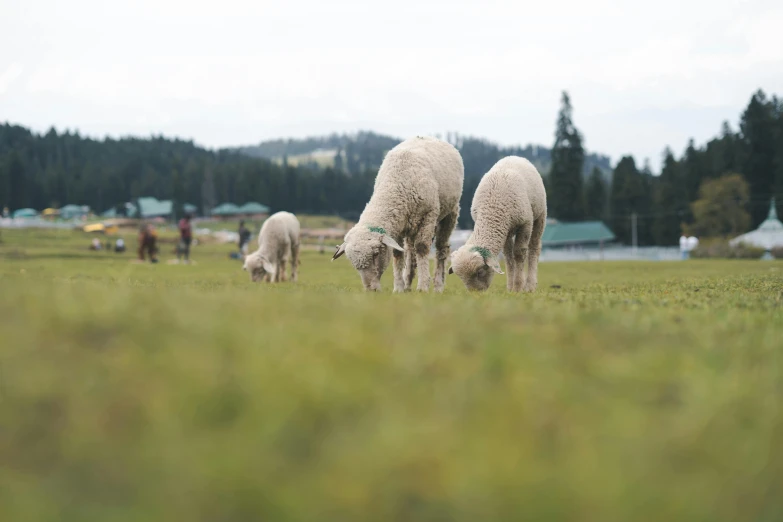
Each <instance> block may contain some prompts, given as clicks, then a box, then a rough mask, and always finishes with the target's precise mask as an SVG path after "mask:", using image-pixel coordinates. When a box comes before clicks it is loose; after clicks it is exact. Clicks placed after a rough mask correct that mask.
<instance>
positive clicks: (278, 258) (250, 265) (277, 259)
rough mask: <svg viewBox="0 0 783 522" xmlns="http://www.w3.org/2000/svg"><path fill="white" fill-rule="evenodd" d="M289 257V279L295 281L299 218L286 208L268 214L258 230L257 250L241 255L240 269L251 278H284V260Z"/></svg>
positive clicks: (276, 280)
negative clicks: (242, 263) (244, 255)
mask: <svg viewBox="0 0 783 522" xmlns="http://www.w3.org/2000/svg"><path fill="white" fill-rule="evenodd" d="M289 254H290V260H291V279H292V280H293V281H296V279H297V268H298V267H299V220H298V219H296V216H294V215H293V214H291V213H290V212H277V213H275V214H272V215H271V216H269V218H268V219H267V220H266V221H264V224H263V225H262V226H261V231H260V232H259V233H258V250H256V251H255V252H253V253H252V254H249V255H248V256H246V257H245V264H244V266H243V267H242V269H243V270H246V271H248V272H250V278H251V280H252V281H253V282H256V281H261V280H262V279H263V280H264V281H266V282H271V283H276V282H279V281H285V280H286V276H285V263H286V261H288V260H289Z"/></svg>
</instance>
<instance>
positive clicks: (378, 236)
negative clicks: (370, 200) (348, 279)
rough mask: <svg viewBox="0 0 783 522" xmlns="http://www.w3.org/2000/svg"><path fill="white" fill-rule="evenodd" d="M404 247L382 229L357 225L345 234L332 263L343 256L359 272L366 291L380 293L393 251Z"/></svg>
mask: <svg viewBox="0 0 783 522" xmlns="http://www.w3.org/2000/svg"><path fill="white" fill-rule="evenodd" d="M392 249H393V250H399V251H400V252H402V251H403V250H402V247H401V246H400V245H399V244H397V242H396V241H395V240H394V239H392V238H391V237H390V236H389V235H388V234H387V233H386V230H384V229H383V228H381V227H375V226H367V225H363V224H359V225H356V226H355V227H353V228H352V229H351V230H349V231H348V233H347V234H345V239H344V242H343V244H342V245H340V246H338V247H337V251H336V252H335V253H334V256H333V257H332V261H334V260H335V259H337V258H338V257H340V256H341V255H343V254H346V255H347V256H348V260H349V261H350V262H351V264H352V265H353V267H354V268H355V269H356V271H357V272H359V275H360V276H361V278H362V284H363V285H364V289H365V290H373V291H378V290H380V289H381V276H382V275H383V272H384V271H385V270H386V267H387V266H389V258H390V254H391V251H392Z"/></svg>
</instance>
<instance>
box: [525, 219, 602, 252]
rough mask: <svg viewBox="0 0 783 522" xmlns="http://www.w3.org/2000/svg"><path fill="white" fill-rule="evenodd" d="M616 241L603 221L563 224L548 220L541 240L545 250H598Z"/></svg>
mask: <svg viewBox="0 0 783 522" xmlns="http://www.w3.org/2000/svg"><path fill="white" fill-rule="evenodd" d="M614 240H615V235H614V233H612V231H611V230H609V229H608V228H607V227H606V225H604V224H603V222H601V221H581V222H578V223H561V222H559V221H557V220H554V219H551V220H549V219H548V220H547V224H546V228H545V229H544V237H543V238H541V242H542V246H543V247H544V248H573V247H578V248H598V247H602V246H603V245H605V244H606V243H610V242H612V241H614Z"/></svg>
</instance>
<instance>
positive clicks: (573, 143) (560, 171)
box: [548, 92, 585, 221]
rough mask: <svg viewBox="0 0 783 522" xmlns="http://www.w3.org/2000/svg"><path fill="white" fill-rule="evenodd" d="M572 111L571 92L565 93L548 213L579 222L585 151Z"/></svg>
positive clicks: (553, 154)
mask: <svg viewBox="0 0 783 522" xmlns="http://www.w3.org/2000/svg"><path fill="white" fill-rule="evenodd" d="M572 112H573V109H572V108H571V100H570V99H569V97H568V93H566V92H563V97H562V100H561V106H560V113H559V114H558V118H557V130H556V132H555V145H554V147H553V148H552V167H551V170H550V171H549V184H550V186H551V192H550V193H549V198H548V199H549V203H548V206H549V214H550V215H551V216H552V217H555V218H557V219H560V220H562V221H578V220H580V219H582V218H583V217H584V205H583V197H584V194H583V189H582V185H583V183H582V169H583V168H584V160H585V153H584V149H583V148H582V136H581V135H580V134H579V131H578V130H577V129H576V127H575V126H574V123H573V119H572Z"/></svg>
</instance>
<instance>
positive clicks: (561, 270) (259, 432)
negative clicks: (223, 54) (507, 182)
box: [0, 230, 783, 522]
mask: <svg viewBox="0 0 783 522" xmlns="http://www.w3.org/2000/svg"><path fill="white" fill-rule="evenodd" d="M127 241H128V244H129V246H130V247H131V250H133V249H135V245H136V243H135V239H134V238H133V236H132V235H129V236H128V238H127ZM88 243H89V239H88V238H87V237H86V235H84V234H83V233H78V232H71V231H62V230H60V231H19V230H3V231H2V235H1V236H0V520H2V521H9V522H17V521H25V522H27V521H39V520H40V521H49V520H58V521H74V522H76V521H78V522H84V521H93V520H94V521H102V522H109V521H111V522H115V521H116V522H130V521H134V522H135V521H157V520H161V521H164V520H165V521H173V520H183V521H184V520H187V521H205V522H206V521H209V522H218V521H249V520H264V521H308V522H309V521H332V520H334V521H341V522H346V521H370V520H372V521H397V520H400V521H489V520H536V521H550V520H551V521H566V520H567V521H601V522H606V521H630V520H634V521H636V520H639V521H656V522H659V521H663V520H666V521H680V520H682V521H704V522H708V521H709V522H722V521H739V520H742V521H770V522H771V521H778V520H781V519H783V262H780V261H770V262H761V261H714V260H698V261H697V260H689V261H685V262H670V263H665V262H658V263H653V262H649V263H647V262H627V263H614V262H593V263H543V264H541V265H540V273H539V290H538V291H537V292H536V293H535V294H521V295H510V294H508V293H507V292H506V290H505V279H504V276H498V277H496V278H495V280H494V282H493V285H492V288H491V289H490V291H489V292H487V293H485V294H471V293H468V292H467V291H466V290H465V289H464V287H462V285H461V284H460V282H459V280H458V279H456V277H455V276H451V277H450V278H449V279H448V280H447V286H446V291H445V293H444V294H442V295H435V294H417V293H410V294H404V295H394V294H392V293H391V274H390V273H387V274H385V275H384V277H383V279H382V283H383V285H384V291H383V292H381V293H379V294H368V293H364V292H363V291H362V289H361V282H360V279H359V277H358V275H357V274H356V273H355V272H354V271H353V269H352V268H351V266H350V264H349V262H348V261H347V260H346V259H339V260H337V261H335V262H333V263H332V262H330V258H331V251H332V249H328V250H327V253H325V254H319V253H318V252H316V251H312V250H308V251H305V252H304V254H303V259H302V265H301V278H300V281H299V282H298V283H283V284H279V285H259V284H252V283H251V282H250V280H249V277H248V276H247V274H246V273H244V272H243V271H242V270H241V262H240V261H237V260H232V259H229V258H228V253H229V252H230V251H231V249H232V247H231V246H230V245H214V244H206V245H199V246H197V247H195V248H194V250H193V258H194V259H195V260H196V264H194V265H189V266H185V265H170V264H166V262H165V261H166V260H167V259H170V258H172V257H173V255H172V254H171V253H170V252H169V251H168V246H166V245H164V248H163V249H162V252H161V259H162V261H163V262H161V263H159V264H156V265H152V264H143V265H139V264H132V263H130V262H129V259H131V258H132V257H133V256H134V254H133V253H126V254H124V255H117V254H113V253H107V252H90V251H89V250H87V248H86V247H87V245H88Z"/></svg>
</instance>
